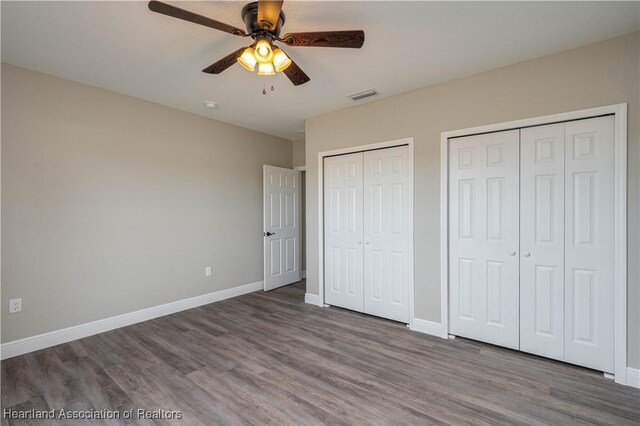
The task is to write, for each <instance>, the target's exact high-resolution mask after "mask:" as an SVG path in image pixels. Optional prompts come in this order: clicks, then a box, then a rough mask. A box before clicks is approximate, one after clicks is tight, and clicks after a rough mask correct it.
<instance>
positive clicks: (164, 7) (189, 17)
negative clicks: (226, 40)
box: [149, 0, 247, 37]
mask: <svg viewBox="0 0 640 426" xmlns="http://www.w3.org/2000/svg"><path fill="white" fill-rule="evenodd" d="M149 10H151V11H153V12H157V13H161V14H163V15H167V16H171V17H173V18H178V19H182V20H184V21H189V22H193V23H196V24H200V25H204V26H205V27H209V28H213V29H216V30H219V31H224V32H225V33H229V34H233V35H238V36H243V37H245V36H246V35H247V34H246V33H245V32H244V31H243V30H241V29H240V28H236V27H234V26H232V25H227V24H225V23H224V22H219V21H216V20H215V19H211V18H207V17H206V16H202V15H198V14H197V13H193V12H189V11H188V10H184V9H180V8H179V7H175V6H172V5H170V4H167V3H163V2H161V1H156V0H152V1H150V2H149Z"/></svg>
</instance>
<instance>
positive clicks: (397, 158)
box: [364, 146, 413, 323]
mask: <svg viewBox="0 0 640 426" xmlns="http://www.w3.org/2000/svg"><path fill="white" fill-rule="evenodd" d="M410 167H411V164H410V161H409V147H408V146H399V147H395V148H387V149H379V150H375V151H367V152H365V153H364V244H365V245H364V312H365V313H368V314H372V315H378V316H381V317H385V318H389V319H392V320H396V321H401V322H405V323H406V322H409V283H410V278H411V277H410V274H411V271H410V266H411V256H412V250H411V244H412V241H413V235H412V234H411V228H410V220H411V212H410V209H411V204H410V201H411V196H412V194H411V182H410V177H411V176H410V174H409V171H410Z"/></svg>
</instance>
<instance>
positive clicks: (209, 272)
mask: <svg viewBox="0 0 640 426" xmlns="http://www.w3.org/2000/svg"><path fill="white" fill-rule="evenodd" d="M204 275H205V276H206V277H210V276H211V266H207V267H206V268H204Z"/></svg>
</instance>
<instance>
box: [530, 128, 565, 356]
mask: <svg viewBox="0 0 640 426" xmlns="http://www.w3.org/2000/svg"><path fill="white" fill-rule="evenodd" d="M564 131H565V125H564V124H552V125H549V126H539V127H531V128H527V129H522V130H521V133H520V135H521V136H520V150H521V157H520V215H521V216H520V248H521V252H520V349H521V350H523V351H526V352H531V353H534V354H537V355H542V356H546V357H550V358H555V359H563V358H564V245H565V243H564V234H565V233H564V200H565V197H564V176H565V173H564V145H565V142H564Z"/></svg>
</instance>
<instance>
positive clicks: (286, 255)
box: [263, 166, 300, 291]
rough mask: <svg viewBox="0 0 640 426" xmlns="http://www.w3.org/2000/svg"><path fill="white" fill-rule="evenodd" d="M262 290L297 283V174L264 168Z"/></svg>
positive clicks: (298, 196)
mask: <svg viewBox="0 0 640 426" xmlns="http://www.w3.org/2000/svg"><path fill="white" fill-rule="evenodd" d="M263 197H264V198H263V199H264V203H263V206H264V289H265V291H266V290H272V289H274V288H277V287H281V286H283V285H287V284H291V283H294V282H297V281H300V172H298V171H296V170H290V169H284V168H282V167H274V166H264V177H263Z"/></svg>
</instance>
